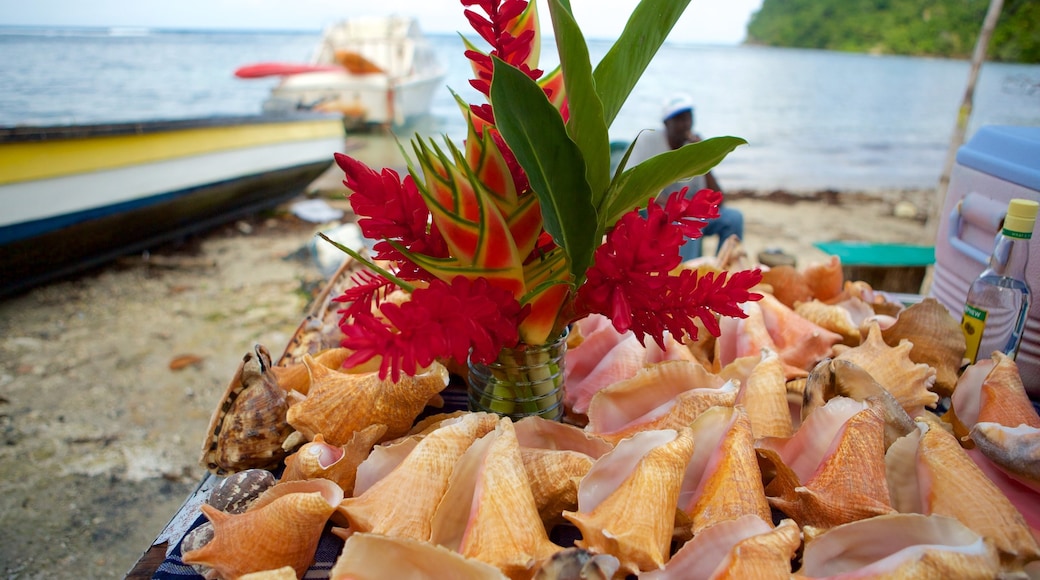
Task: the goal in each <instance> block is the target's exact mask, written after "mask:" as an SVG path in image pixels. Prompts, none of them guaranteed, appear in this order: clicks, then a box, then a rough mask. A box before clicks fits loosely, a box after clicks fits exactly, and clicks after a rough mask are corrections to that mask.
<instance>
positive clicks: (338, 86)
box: [236, 16, 445, 126]
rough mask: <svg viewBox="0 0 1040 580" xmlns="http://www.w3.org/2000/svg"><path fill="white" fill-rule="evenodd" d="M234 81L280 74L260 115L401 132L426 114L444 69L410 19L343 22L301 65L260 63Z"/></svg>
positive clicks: (441, 82) (327, 31)
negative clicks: (328, 116) (326, 117)
mask: <svg viewBox="0 0 1040 580" xmlns="http://www.w3.org/2000/svg"><path fill="white" fill-rule="evenodd" d="M236 75H238V76H240V77H251V76H252V77H256V76H270V75H279V76H281V77H282V78H281V81H280V82H279V83H278V85H276V86H275V87H274V88H273V89H272V90H271V95H270V97H269V98H268V99H267V100H266V101H265V102H264V106H263V108H264V112H265V113H272V112H285V111H290V110H315V111H323V112H336V113H340V114H342V115H343V117H344V121H345V122H346V124H347V125H348V126H364V125H381V126H401V125H405V124H407V123H409V122H411V121H414V120H415V119H417V118H419V117H422V116H424V115H427V114H429V111H430V103H431V101H432V99H433V95H434V92H435V91H436V90H437V89H439V88H441V87H443V85H444V77H445V69H444V67H443V66H442V65H441V64H440V62H439V59H438V58H437V55H436V53H435V51H434V49H433V47H432V46H431V45H430V44H429V42H428V41H427V39H426V37H425V36H423V34H422V32H421V31H420V29H419V24H418V22H417V21H416V20H415V19H412V18H405V17H399V16H388V17H369V18H356V19H351V20H345V21H342V22H339V23H337V24H334V25H332V26H329V27H327V28H326V29H325V31H324V34H323V35H322V40H321V43H320V45H319V46H318V48H317V50H316V52H315V54H314V57H313V58H312V59H311V63H310V64H309V65H306V66H300V65H291V64H280V63H260V64H257V65H253V66H250V67H243V68H241V69H239V70H238V71H236Z"/></svg>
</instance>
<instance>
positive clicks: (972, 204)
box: [948, 192, 1007, 266]
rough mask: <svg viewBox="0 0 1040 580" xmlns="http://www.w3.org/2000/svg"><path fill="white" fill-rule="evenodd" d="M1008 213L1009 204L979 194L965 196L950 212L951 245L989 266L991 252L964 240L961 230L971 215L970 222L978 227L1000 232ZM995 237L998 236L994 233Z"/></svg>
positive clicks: (949, 235) (949, 237)
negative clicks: (965, 220) (966, 218)
mask: <svg viewBox="0 0 1040 580" xmlns="http://www.w3.org/2000/svg"><path fill="white" fill-rule="evenodd" d="M1006 213H1007V204H1004V203H1001V202H998V201H996V200H993V199H990V198H988V197H986V196H984V195H980V194H978V193H974V192H972V193H969V194H968V195H966V196H964V199H962V200H960V201H959V202H957V205H955V206H954V207H953V210H952V211H950V220H949V223H950V231H949V234H948V239H949V241H950V245H951V246H953V247H954V248H956V249H957V250H958V251H960V252H961V253H962V254H964V255H965V256H968V257H969V258H971V259H972V260H975V261H976V262H978V263H980V264H982V265H983V266H985V265H987V264H989V252H988V251H987V252H984V251H982V250H980V249H978V248H976V247H975V246H973V245H971V244H969V243H968V242H966V241H964V240H962V239H961V237H960V233H961V228H962V226H963V222H964V219H965V216H966V215H967V214H970V215H968V221H971V222H972V223H973V224H975V225H976V226H981V227H983V228H985V229H986V230H990V231H993V232H999V231H1000V228H1001V227H1002V223H1003V221H1004V216H1005V215H1006ZM994 235H996V234H995V233H994Z"/></svg>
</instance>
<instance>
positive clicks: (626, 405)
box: [586, 361, 737, 443]
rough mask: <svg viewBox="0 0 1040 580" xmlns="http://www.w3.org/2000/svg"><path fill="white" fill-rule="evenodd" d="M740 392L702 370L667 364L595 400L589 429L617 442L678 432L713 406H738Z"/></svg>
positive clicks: (690, 364)
mask: <svg viewBox="0 0 1040 580" xmlns="http://www.w3.org/2000/svg"><path fill="white" fill-rule="evenodd" d="M736 398H737V389H736V387H735V386H734V385H733V384H730V383H726V382H725V381H723V380H722V379H721V378H720V377H718V376H717V375H714V374H712V373H709V372H708V371H706V370H705V369H704V367H702V366H701V365H699V364H697V363H694V362H689V361H664V362H659V363H656V364H653V365H650V366H648V367H646V368H643V369H641V370H640V371H639V372H637V373H636V374H635V375H634V376H633V377H631V378H629V379H625V380H622V381H619V382H617V383H614V384H613V385H610V386H609V387H606V388H605V389H603V390H601V391H599V392H598V393H596V394H595V395H594V396H593V397H592V401H591V402H590V403H589V406H588V421H589V422H588V425H587V426H586V430H587V431H588V432H590V433H593V434H595V435H597V436H599V437H602V438H603V439H606V440H608V441H611V442H613V443H616V442H618V441H620V440H621V439H624V438H625V437H629V436H631V435H633V434H634V433H636V432H639V431H648V430H659V429H678V428H681V427H683V426H686V425H689V424H690V422H691V421H693V420H694V419H696V418H697V416H698V415H699V414H700V413H702V412H704V411H705V410H706V409H708V408H709V407H712V406H715V405H729V406H732V405H733V404H734V402H735V401H736Z"/></svg>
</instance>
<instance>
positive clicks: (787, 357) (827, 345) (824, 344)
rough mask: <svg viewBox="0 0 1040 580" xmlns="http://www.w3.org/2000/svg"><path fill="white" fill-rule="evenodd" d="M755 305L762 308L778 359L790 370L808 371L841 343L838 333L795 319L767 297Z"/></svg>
mask: <svg viewBox="0 0 1040 580" xmlns="http://www.w3.org/2000/svg"><path fill="white" fill-rule="evenodd" d="M746 304H750V303H746ZM757 304H758V305H759V306H761V308H762V316H763V318H764V319H765V323H766V328H767V329H768V330H769V335H770V336H771V337H772V338H773V342H774V343H775V344H776V348H777V352H778V353H779V355H780V359H781V360H783V361H784V362H785V363H787V364H789V365H791V366H793V367H796V368H799V369H802V370H805V371H808V370H809V369H811V368H812V367H813V366H815V365H816V363H818V362H820V361H821V360H823V359H825V358H827V357H828V356H830V355H831V347H833V346H834V345H835V344H838V343H840V342H841V335H840V334H837V333H835V332H831V331H829V330H826V329H824V328H821V327H820V326H819V325H816V324H813V323H812V322H809V321H808V320H806V319H804V318H802V317H801V316H798V314H796V313H795V311H794V310H791V309H790V308H788V307H787V306H785V305H784V304H781V303H780V301H779V300H777V299H775V298H773V297H772V296H770V295H769V294H764V295H763V296H762V299H761V300H759V301H758V302H757Z"/></svg>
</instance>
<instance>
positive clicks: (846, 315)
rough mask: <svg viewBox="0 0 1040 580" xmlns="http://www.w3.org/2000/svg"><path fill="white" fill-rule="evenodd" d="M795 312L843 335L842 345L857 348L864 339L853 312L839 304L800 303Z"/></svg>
mask: <svg viewBox="0 0 1040 580" xmlns="http://www.w3.org/2000/svg"><path fill="white" fill-rule="evenodd" d="M794 311H795V313H796V314H798V316H801V317H802V318H804V319H806V320H808V321H809V322H812V323H813V324H816V325H818V326H820V327H821V328H824V329H826V330H829V331H831V332H835V333H838V334H840V335H841V342H842V344H846V345H848V346H856V345H858V344H859V343H860V342H861V341H862V340H863V337H862V335H861V334H860V331H859V324H857V323H856V321H855V320H854V319H853V318H852V312H850V311H849V310H848V309H846V308H845V307H843V306H841V305H839V304H827V303H826V302H820V301H819V300H812V301H811V302H800V303H799V304H798V305H797V306H795V308H794Z"/></svg>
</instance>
